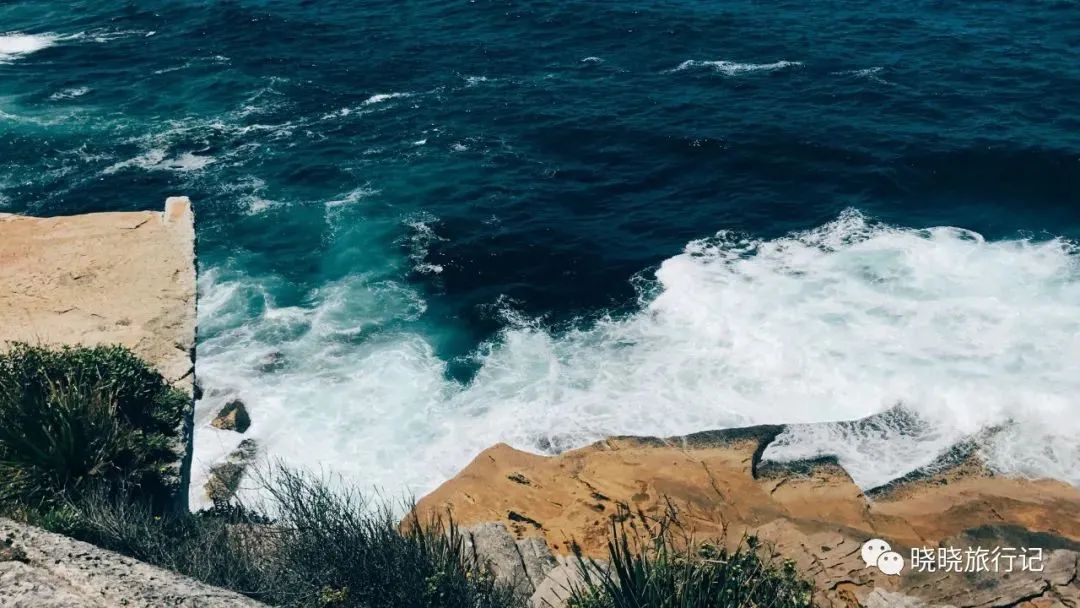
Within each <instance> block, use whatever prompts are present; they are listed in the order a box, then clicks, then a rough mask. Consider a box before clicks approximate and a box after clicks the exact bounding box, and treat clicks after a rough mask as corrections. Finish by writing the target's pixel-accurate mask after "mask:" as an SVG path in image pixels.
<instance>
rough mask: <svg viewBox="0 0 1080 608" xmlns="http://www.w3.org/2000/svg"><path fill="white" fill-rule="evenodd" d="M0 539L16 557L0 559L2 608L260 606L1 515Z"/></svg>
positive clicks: (199, 607)
mask: <svg viewBox="0 0 1080 608" xmlns="http://www.w3.org/2000/svg"><path fill="white" fill-rule="evenodd" d="M0 541H2V542H3V543H4V544H5V545H6V546H8V547H13V548H17V549H18V551H19V552H20V555H21V556H22V558H21V559H19V560H7V561H4V560H2V559H0V608H116V607H117V606H126V607H127V608H161V607H162V606H176V607H182V608H259V607H261V606H264V605H263V604H261V603H259V602H256V601H254V600H252V599H249V598H246V597H244V596H242V595H239V594H237V593H233V592H231V591H226V590H224V589H217V588H215V587H210V586H208V585H204V584H202V583H200V582H198V581H195V580H193V579H190V578H187V577H185V576H181V575H179V574H175V573H172V572H169V571H166V570H162V569H160V568H156V567H154V566H150V565H147V564H144V563H142V562H139V561H136V560H134V559H131V558H128V557H124V556H122V555H119V554H117V553H113V552H111V551H106V550H104V549H99V548H97V547H94V546H93V545H89V544H87V543H83V542H79V541H76V540H72V539H70V538H66V537H64V536H60V535H58V534H52V533H49V532H45V531H44V530H40V529H38V528H34V527H31V526H27V525H24V524H19V523H16V522H13V521H9V520H6V519H0Z"/></svg>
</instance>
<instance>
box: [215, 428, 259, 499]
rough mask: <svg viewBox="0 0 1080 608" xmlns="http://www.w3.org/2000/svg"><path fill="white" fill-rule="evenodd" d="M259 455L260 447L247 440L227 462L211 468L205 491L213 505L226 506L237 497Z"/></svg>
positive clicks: (230, 454)
mask: <svg viewBox="0 0 1080 608" xmlns="http://www.w3.org/2000/svg"><path fill="white" fill-rule="evenodd" d="M258 454H259V445H258V443H256V442H255V440H254V439H245V440H243V441H241V442H240V445H239V446H237V447H236V449H235V450H233V451H232V452H230V453H229V456H228V457H227V458H226V459H225V462H222V463H220V464H217V465H214V466H213V467H211V468H210V477H209V479H207V481H206V485H205V486H204V490H206V496H207V497H208V498H209V499H210V501H211V502H212V503H213V504H224V503H227V502H229V500H231V499H232V498H233V497H234V496H236V492H237V490H239V489H240V482H241V481H242V480H243V479H244V474H245V473H246V472H247V470H248V468H249V467H251V465H252V464H254V462H255V458H256V456H258Z"/></svg>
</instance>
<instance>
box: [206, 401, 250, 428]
mask: <svg viewBox="0 0 1080 608" xmlns="http://www.w3.org/2000/svg"><path fill="white" fill-rule="evenodd" d="M210 426H212V427H214V428H216V429H221V430H223V431H236V432H237V433H244V432H246V431H247V430H248V428H249V427H250V426H251V416H249V415H248V411H247V407H246V406H245V405H244V402H243V401H241V400H239V399H233V400H232V401H230V402H228V403H226V404H225V407H223V408H221V411H220V412H218V415H217V416H215V417H214V419H213V420H211V421H210Z"/></svg>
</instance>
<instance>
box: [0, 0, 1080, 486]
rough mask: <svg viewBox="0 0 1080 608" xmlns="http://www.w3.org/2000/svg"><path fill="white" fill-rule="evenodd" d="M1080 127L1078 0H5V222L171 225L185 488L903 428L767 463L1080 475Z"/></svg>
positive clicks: (0, 201) (0, 74)
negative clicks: (194, 395) (178, 226)
mask: <svg viewBox="0 0 1080 608" xmlns="http://www.w3.org/2000/svg"><path fill="white" fill-rule="evenodd" d="M1077 99H1080V4H1077V3H1076V2H1072V1H1066V0H1062V1H1040V2H1030V3H1016V2H1005V1H1000V0H997V1H988V2H980V3H951V2H940V1H915V0H883V1H881V2H877V3H874V4H872V5H867V4H861V3H860V4H856V3H850V2H791V1H777V2H750V1H745V0H732V1H729V2H707V1H702V0H654V1H651V2H641V1H638V0H627V1H624V2H606V1H602V2H582V1H571V0H535V1H517V2H510V1H490V2H489V1H482V0H473V1H470V2H465V1H458V2H448V1H442V2H439V1H434V0H423V1H413V0H402V1H400V2H343V1H335V0H322V1H319V2H314V1H297V0H294V1H284V0H275V1H268V0H263V1H255V0H232V1H224V2H217V1H215V2H209V1H193V0H172V1H170V2H164V1H159V0H146V1H141V2H126V3H102V2H91V1H89V0H69V1H65V2H58V1H53V0H33V1H18V0H16V1H7V2H3V3H2V4H0V158H2V159H3V163H2V166H0V211H4V212H14V213H25V214H34V215H57V214H71V213H83V212H92V211H112V210H134V209H147V208H158V207H160V206H161V205H162V201H163V200H164V198H165V197H166V196H169V195H179V194H183V195H187V196H189V197H191V198H192V200H193V201H194V204H195V210H196V214H197V218H198V230H197V232H198V250H199V338H198V347H197V364H196V371H197V375H198V378H199V381H200V384H201V386H202V389H203V396H202V398H201V399H200V400H199V402H198V405H197V415H196V416H197V420H196V435H195V446H196V452H195V477H196V481H197V482H198V481H199V480H201V479H205V475H206V469H207V467H208V466H210V465H212V464H213V463H215V462H218V461H220V460H221V459H222V458H223V457H224V456H225V455H226V454H227V453H228V452H229V451H231V450H232V449H233V448H235V447H236V445H237V443H238V442H239V440H240V439H241V438H243V437H245V436H246V437H252V438H254V439H255V440H256V441H257V442H258V443H259V444H260V446H261V447H262V449H263V454H264V455H265V456H267V457H269V458H280V459H284V460H285V461H286V462H289V463H291V464H293V465H296V466H302V467H307V468H312V469H316V470H322V471H333V472H336V473H339V474H341V475H342V476H343V477H344V478H345V479H346V480H348V481H349V482H350V483H356V484H359V485H360V486H362V487H369V488H370V487H374V488H378V489H379V490H380V491H381V492H383V493H384V494H387V495H394V496H405V495H421V494H423V493H424V492H426V491H428V490H430V489H432V488H433V487H435V486H436V485H438V484H439V483H440V482H442V481H443V480H445V479H447V478H449V477H450V476H452V475H454V474H455V473H456V472H457V471H458V470H460V469H461V468H462V467H463V466H464V465H465V464H467V463H468V462H469V460H470V459H472V458H473V457H474V456H475V455H476V454H477V453H478V452H479V451H480V450H482V449H484V448H486V447H488V446H490V445H492V444H495V443H497V442H506V443H509V444H510V445H512V446H515V447H518V448H521V449H525V450H529V451H533V452H540V453H555V452H558V451H561V450H565V449H569V448H573V447H578V446H582V445H585V444H587V443H589V442H591V441H594V440H596V439H599V438H602V437H604V436H607V435H610V434H647V435H660V436H666V435H676V434H684V433H689V432H694V431H700V430H706V429H716V428H726V427H734V426H743V425H750V424H760V423H809V422H829V421H839V420H849V419H854V418H860V417H863V416H868V415H872V414H876V413H881V412H885V411H889V410H893V411H894V412H903V414H904V415H900V416H885V417H884V418H882V422H881V423H880V424H874V425H869V426H866V425H864V426H850V425H831V426H821V425H817V426H807V427H795V428H793V429H791V430H790V431H789V432H788V433H786V434H785V436H784V437H783V438H782V439H783V441H781V442H780V443H778V444H777V445H776V446H773V447H770V448H769V451H767V452H766V454H765V457H766V458H769V459H774V460H785V459H792V458H801V457H806V456H814V455H821V454H834V455H837V456H838V457H839V459H840V461H841V463H842V464H844V466H845V467H847V468H848V470H849V471H850V472H851V473H852V476H853V477H854V478H855V480H856V482H858V483H859V484H860V485H861V486H862V487H864V488H870V487H873V486H876V485H879V484H881V483H884V482H887V481H888V480H890V479H893V478H895V477H898V476H900V475H903V474H905V473H906V472H909V471H911V470H912V469H914V468H916V467H919V466H922V465H925V464H927V463H929V462H931V461H933V460H934V459H935V458H936V457H937V456H939V455H940V454H941V453H943V452H944V451H945V450H947V449H948V448H949V446H951V445H952V444H954V443H955V442H957V441H961V440H965V439H974V440H976V441H978V442H979V444H980V445H981V451H982V454H983V455H984V457H985V458H986V459H987V461H988V462H989V463H990V465H991V466H992V467H993V468H995V469H996V470H998V471H1000V472H1002V473H1006V474H1014V475H1026V476H1049V477H1054V478H1058V479H1063V480H1066V481H1069V482H1071V483H1074V484H1080V445H1078V443H1077V441H1076V437H1077V436H1078V434H1080V247H1078V245H1077V243H1078V242H1080V111H1077V105H1076V102H1077ZM235 398H239V399H242V400H243V401H244V402H245V403H246V404H247V407H248V409H249V411H250V412H251V417H252V426H251V429H250V430H249V431H248V432H247V434H246V435H244V436H241V435H239V434H237V433H233V432H229V431H220V430H217V429H214V428H211V427H210V426H209V421H210V420H211V419H212V417H213V416H214V414H215V413H216V412H217V410H218V409H219V408H220V407H221V406H222V405H223V404H224V403H226V402H227V401H229V400H231V399H235ZM890 421H896V422H895V423H891V422H890ZM196 486H197V484H196ZM193 492H194V498H195V499H196V503H197V504H198V502H199V499H200V492H199V490H198V488H197V487H196V488H195V489H194V490H193Z"/></svg>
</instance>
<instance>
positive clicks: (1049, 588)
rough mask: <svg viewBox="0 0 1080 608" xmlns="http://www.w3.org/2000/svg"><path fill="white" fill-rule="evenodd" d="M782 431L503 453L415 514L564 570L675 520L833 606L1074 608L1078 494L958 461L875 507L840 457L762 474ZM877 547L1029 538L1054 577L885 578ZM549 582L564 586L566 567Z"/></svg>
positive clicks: (1079, 592)
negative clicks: (780, 564)
mask: <svg viewBox="0 0 1080 608" xmlns="http://www.w3.org/2000/svg"><path fill="white" fill-rule="evenodd" d="M781 429H782V427H755V428H751V429H742V430H736V431H727V432H724V431H720V432H709V433H699V434H696V435H690V436H687V437H678V438H671V439H665V440H661V439H654V438H630V437H623V438H613V439H609V440H606V441H602V442H599V443H596V444H594V445H591V446H589V447H586V448H582V449H579V450H573V451H570V452H566V453H563V454H561V455H559V456H554V457H546V456H538V455H534V454H528V453H525V452H521V451H518V450H515V449H513V448H511V447H509V446H507V445H503V444H500V445H496V446H494V447H492V448H489V449H487V450H485V451H484V452H482V453H481V454H480V455H479V456H477V457H476V459H475V460H473V462H472V463H471V464H469V466H468V467H466V468H465V469H464V470H463V471H462V472H461V473H460V474H458V475H457V476H456V477H455V478H453V479H451V480H450V481H448V482H446V483H445V484H443V485H442V486H441V487H439V488H438V489H436V490H435V491H434V492H432V493H431V494H429V495H428V496H426V497H424V498H423V499H422V500H421V501H420V502H419V503H418V505H417V509H418V511H419V512H420V517H430V516H432V515H433V514H440V513H445V512H446V511H447V510H450V511H451V512H452V513H453V517H454V520H455V521H456V522H458V523H459V524H460V525H462V526H476V525H479V524H484V523H495V522H497V523H500V524H502V525H503V526H505V527H506V529H508V530H510V531H511V533H512V534H513V535H514V537H515V538H516V539H517V540H518V541H519V542H520V541H521V540H522V539H527V538H537V539H542V540H543V541H544V543H545V544H546V546H547V548H548V549H549V550H550V551H551V553H552V555H553V556H555V557H556V558H561V557H564V556H567V555H569V554H571V552H572V547H573V546H574V545H577V547H579V548H580V549H581V551H583V552H584V553H585V554H586V555H590V556H597V557H603V556H604V555H605V553H606V543H607V540H608V535H609V530H610V526H611V521H612V518H613V517H615V518H617V519H626V518H630V517H635V516H637V515H638V514H640V515H644V516H646V517H661V516H663V515H664V513H665V511H666V510H667V509H669V508H674V509H675V510H676V511H677V512H678V517H679V520H680V521H681V522H682V524H683V525H685V526H686V527H688V528H689V529H691V530H692V531H693V533H694V535H695V538H699V539H705V538H710V537H713V538H717V537H721V536H722V535H724V533H725V529H726V534H727V538H728V539H729V540H730V539H739V538H741V537H742V535H743V534H744V533H752V534H756V535H758V536H759V537H760V538H761V539H762V540H764V541H765V542H766V543H767V545H768V546H770V547H771V548H772V550H774V551H775V552H776V554H778V555H779V556H783V557H785V558H790V559H793V560H794V561H795V562H796V563H797V565H798V566H799V567H800V568H801V570H802V571H803V572H804V573H806V574H807V575H808V576H810V577H812V578H813V579H814V580H815V582H816V584H817V587H818V589H819V590H820V598H819V599H820V601H821V602H822V603H823V604H824V605H835V606H855V605H911V606H923V605H926V606H937V605H955V606H991V605H993V606H1013V605H1025V606H1026V605H1040V606H1041V605H1047V606H1050V605H1064V606H1080V577H1077V576H1076V573H1077V570H1076V560H1077V557H1078V556H1080V553H1078V551H1080V491H1078V490H1077V489H1076V488H1074V487H1072V486H1070V485H1068V484H1065V483H1061V482H1056V481H1049V480H1023V479H1011V478H1002V477H993V476H991V475H989V473H988V472H987V471H986V470H985V467H982V466H980V463H979V462H978V461H977V460H973V459H972V458H961V459H958V460H957V461H956V462H955V463H953V464H952V465H951V466H948V467H944V468H938V469H936V470H938V471H939V472H937V473H934V474H932V475H931V474H927V475H913V476H910V478H909V479H907V480H905V481H904V482H903V483H897V484H890V486H889V487H887V488H884V489H882V490H881V491H880V492H877V493H875V497H874V498H873V499H871V498H868V497H867V496H866V495H864V493H863V492H862V491H861V490H860V489H859V488H858V487H857V486H856V485H855V484H854V482H852V480H851V478H850V476H848V474H847V473H846V472H845V471H844V469H843V468H842V467H840V466H839V465H837V464H836V463H835V461H834V460H832V459H828V458H824V459H820V460H817V461H811V462H802V463H793V464H789V465H776V464H767V463H761V462H759V459H760V455H761V453H762V452H763V450H764V446H765V445H767V443H768V442H771V441H772V440H773V439H774V438H775V437H776V435H777V434H778V433H779V431H780V430H781ZM526 482H527V483H526ZM871 538H883V539H885V540H887V541H889V542H890V543H891V544H892V547H893V549H894V550H897V551H899V552H900V553H901V554H902V555H905V556H907V555H908V554H909V552H910V549H911V548H913V547H938V546H952V547H958V548H966V547H976V546H982V547H987V548H989V547H994V546H1002V547H1005V546H1010V545H1009V543H1021V542H1025V543H1027V544H1016V545H1013V546H1017V547H1021V546H1026V547H1037V546H1041V547H1043V548H1045V549H1046V550H1047V551H1046V569H1045V571H1044V572H1039V573H1037V572H1028V573H1022V574H1021V573H1013V574H1011V575H1009V576H1008V577H1005V576H1004V575H999V576H996V577H985V578H984V579H980V580H978V581H977V582H976V581H975V580H973V579H972V580H969V579H968V578H966V577H965V576H964V575H962V574H957V573H947V574H941V575H939V576H938V577H936V578H925V577H920V576H917V575H915V574H914V573H905V574H904V575H902V576H899V577H890V576H886V575H884V574H882V573H880V572H877V571H876V570H873V569H868V568H866V567H865V566H864V564H863V562H862V560H861V558H860V547H861V545H862V543H863V542H865V541H866V540H868V539H871ZM555 573H558V574H559V575H560V576H562V577H563V578H567V572H566V571H565V570H563V571H556V572H555ZM570 578H572V577H570ZM552 586H553V585H552V584H551V583H550V582H549V581H542V582H541V583H539V584H536V585H534V587H535V588H536V589H547V590H550V588H551V587H552ZM976 587H977V589H976ZM901 600H902V601H901ZM1036 600H1038V601H1036ZM548 601H549V603H551V600H548ZM882 602H885V603H884V604H883V603H882ZM890 602H891V603H890ZM1024 602H1028V604H1025V603H1024ZM1032 602H1034V603H1032ZM1070 602H1072V603H1070ZM553 605H554V604H553Z"/></svg>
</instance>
